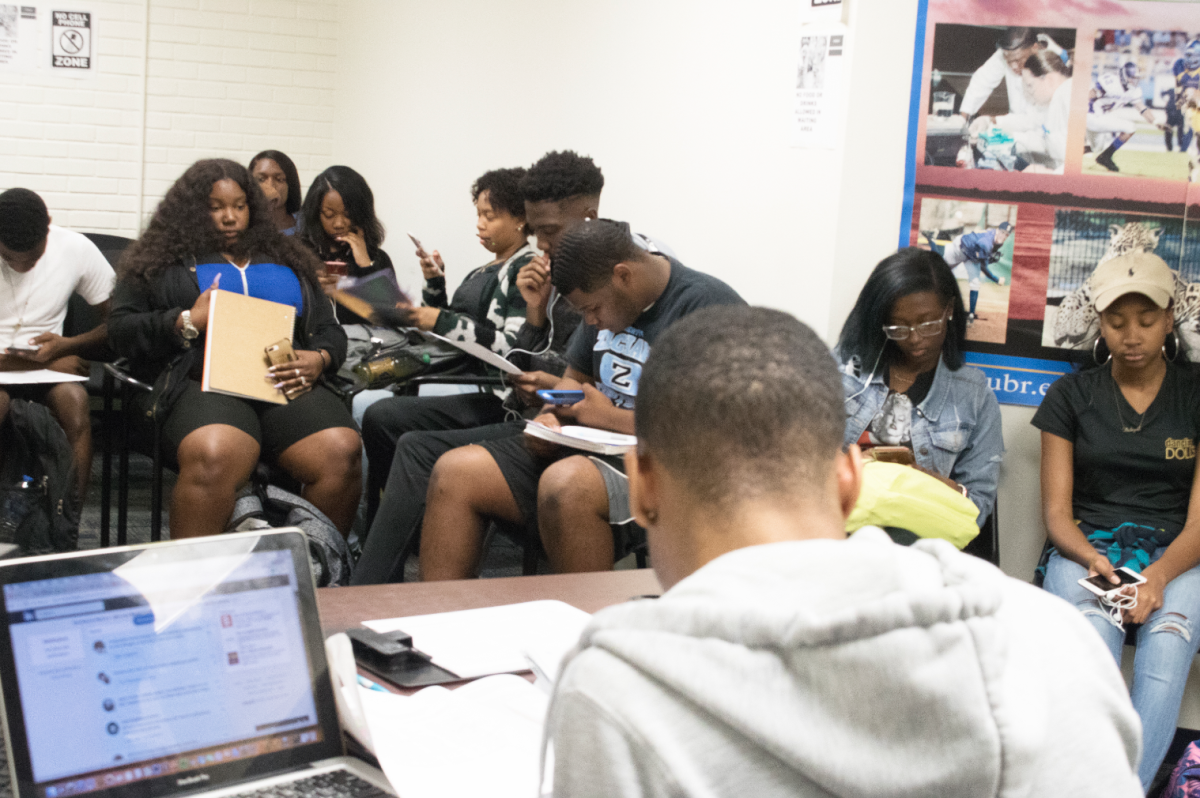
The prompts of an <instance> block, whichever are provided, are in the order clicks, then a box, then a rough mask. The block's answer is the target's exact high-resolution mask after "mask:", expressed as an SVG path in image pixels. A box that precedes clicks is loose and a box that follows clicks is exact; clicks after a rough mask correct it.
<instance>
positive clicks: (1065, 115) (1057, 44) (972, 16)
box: [900, 0, 1200, 405]
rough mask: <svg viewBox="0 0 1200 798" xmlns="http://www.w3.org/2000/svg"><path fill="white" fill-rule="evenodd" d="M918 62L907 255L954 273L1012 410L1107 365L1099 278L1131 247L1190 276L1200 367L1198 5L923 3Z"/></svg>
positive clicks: (1187, 314)
mask: <svg viewBox="0 0 1200 798" xmlns="http://www.w3.org/2000/svg"><path fill="white" fill-rule="evenodd" d="M913 65H914V69H913V87H912V105H911V108H910V115H909V133H908V164H907V168H906V185H905V191H906V196H905V207H904V215H903V219H902V222H901V234H900V243H901V246H918V247H923V248H927V249H934V250H936V251H938V252H940V253H942V255H943V256H944V257H945V258H946V260H947V262H949V263H950V264H951V266H953V267H954V271H955V276H956V277H958V278H959V286H960V289H961V291H962V294H963V303H964V305H966V306H967V307H968V309H969V312H970V315H969V317H968V318H969V326H968V328H967V344H968V347H967V348H968V349H969V350H970V353H969V354H968V358H967V360H968V362H969V363H971V364H972V365H975V366H978V367H979V368H982V369H983V370H984V372H985V373H986V374H987V375H988V378H989V381H990V383H991V385H992V388H993V390H994V391H996V394H997V397H998V398H999V399H1000V401H1001V402H1004V403H1008V404H1024V405H1037V404H1039V403H1040V401H1041V398H1042V396H1044V395H1045V391H1046V389H1047V387H1049V385H1050V383H1051V382H1053V381H1054V380H1055V379H1057V378H1058V376H1060V375H1061V374H1063V373H1066V372H1068V371H1070V370H1071V368H1072V365H1071V364H1072V363H1073V362H1078V361H1080V360H1081V359H1083V358H1085V357H1090V356H1091V355H1090V350H1091V346H1092V344H1093V342H1094V341H1095V339H1096V335H1097V333H1098V330H1099V322H1098V320H1097V319H1096V318H1095V314H1094V313H1093V312H1092V311H1091V310H1090V298H1089V293H1088V292H1089V288H1088V278H1089V276H1090V275H1091V273H1092V271H1093V270H1094V269H1095V267H1096V265H1097V264H1099V263H1102V262H1104V261H1105V260H1108V259H1110V258H1112V257H1115V256H1116V255H1118V254H1121V253H1124V252H1129V251H1133V250H1142V251H1147V252H1154V253H1155V254H1157V255H1159V256H1160V257H1161V258H1163V259H1164V260H1165V261H1166V262H1167V263H1168V264H1170V265H1171V267H1172V268H1173V269H1175V270H1176V271H1177V273H1178V275H1179V280H1180V284H1179V290H1178V293H1177V297H1176V302H1177V303H1178V302H1181V301H1182V302H1184V303H1185V305H1184V307H1182V308H1181V310H1180V312H1177V314H1176V317H1177V318H1178V319H1181V320H1186V321H1185V323H1183V324H1181V325H1180V327H1179V329H1178V332H1179V335H1180V337H1181V338H1182V339H1183V341H1184V343H1185V344H1187V345H1188V346H1189V347H1190V349H1191V350H1192V352H1193V357H1196V356H1197V353H1200V132H1198V131H1200V5H1196V4H1190V3H1175V2H1145V1H1144V0H1103V2H1091V3H1062V2H1055V0H1015V1H1014V2H1010V3H995V2H990V1H989V0H921V2H920V10H919V17H918V20H917V37H916V51H915V54H914V62H913ZM1187 303H1194V304H1195V307H1194V308H1191V307H1189V306H1188V304H1187Z"/></svg>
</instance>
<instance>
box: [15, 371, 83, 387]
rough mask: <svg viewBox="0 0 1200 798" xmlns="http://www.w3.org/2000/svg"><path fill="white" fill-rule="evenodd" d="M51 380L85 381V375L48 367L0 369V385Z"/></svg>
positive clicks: (43, 382)
mask: <svg viewBox="0 0 1200 798" xmlns="http://www.w3.org/2000/svg"><path fill="white" fill-rule="evenodd" d="M51 382H87V377H80V376H78V375H76V374H65V373H63V372H61V371H51V370H50V369H33V370H32V371H0V385H42V384H45V383H51Z"/></svg>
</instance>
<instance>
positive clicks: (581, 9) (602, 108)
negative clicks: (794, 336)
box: [334, 0, 907, 330]
mask: <svg viewBox="0 0 1200 798" xmlns="http://www.w3.org/2000/svg"><path fill="white" fill-rule="evenodd" d="M866 1H867V3H868V4H870V5H874V6H878V7H879V8H885V7H887V6H888V0H866ZM906 1H907V0H906ZM797 7H798V4H797V3H796V2H795V0H763V1H762V2H756V3H742V4H732V3H715V2H697V3H680V2H678V1H677V0H610V1H609V2H604V3H586V4H585V3H581V2H559V1H558V0H511V1H510V2H506V3H480V2H472V0H442V1H441V2H438V3H428V2H418V1H417V0H354V2H352V3H351V4H350V6H349V8H350V9H352V11H353V13H350V14H347V15H346V17H344V18H343V19H342V28H341V30H342V35H341V46H340V49H339V56H338V74H339V80H338V85H339V92H338V95H337V98H336V107H337V114H336V122H335V144H334V156H335V159H336V160H338V161H341V162H344V163H346V164H348V165H350V166H353V167H354V168H356V169H358V170H359V171H361V172H363V173H364V174H366V175H369V177H370V181H371V185H372V188H373V189H374V190H375V194H376V198H377V203H378V206H379V212H380V215H381V217H382V218H383V220H384V222H385V223H387V224H388V225H389V230H390V236H389V239H388V241H389V242H390V243H389V244H387V245H385V248H388V249H389V251H390V252H391V254H392V257H393V260H395V261H397V263H398V264H399V266H400V271H401V273H402V276H403V277H404V278H406V279H407V280H408V281H409V284H410V285H412V286H416V285H418V284H419V279H420V278H419V272H418V270H417V268H416V265H415V258H413V257H411V256H410V253H411V251H412V248H411V246H410V245H409V244H408V243H407V239H405V238H404V236H403V232H404V231H406V230H411V231H412V232H413V233H415V234H416V235H417V237H418V238H420V239H421V240H422V242H423V243H424V244H425V245H426V246H427V247H436V248H438V249H440V250H441V252H442V254H443V255H444V257H445V259H446V262H447V263H448V264H449V265H450V269H451V271H450V277H451V280H452V282H453V281H454V280H455V279H456V278H457V277H461V275H463V274H464V273H465V272H466V271H467V270H468V269H470V268H473V267H475V266H478V265H480V264H482V263H484V262H485V261H486V259H487V257H488V256H487V254H486V253H485V252H484V250H483V249H482V248H480V247H479V245H478V243H477V242H476V240H475V238H474V210H473V208H472V207H471V204H470V195H469V193H468V190H469V188H470V186H471V183H472V181H473V180H474V179H475V178H476V177H477V176H479V175H480V174H482V173H483V172H484V171H486V170H488V169H492V168H497V167H507V166H519V165H529V164H530V163H532V162H533V161H535V160H536V159H537V158H538V157H540V156H541V155H542V154H543V153H545V152H546V151H548V150H551V149H574V150H576V151H577V152H579V153H581V154H585V155H590V156H592V157H593V158H594V159H595V160H596V162H597V164H599V165H600V167H601V169H603V171H604V175H605V179H606V187H605V189H604V195H603V202H602V205H601V213H602V214H603V215H605V216H609V217H612V218H617V219H625V220H629V221H630V222H631V223H632V224H633V226H634V229H636V230H639V231H642V232H646V233H649V234H651V235H653V236H655V237H657V238H659V239H661V240H663V241H664V242H666V243H667V244H669V245H670V246H671V247H672V248H673V249H674V250H675V251H676V253H677V254H678V255H679V257H680V259H681V260H682V261H683V262H684V263H686V264H688V265H690V266H693V267H695V268H698V269H701V270H703V271H706V272H709V273H711V274H715V275H717V276H719V277H721V278H723V279H724V280H726V281H727V282H729V283H730V284H731V285H733V286H734V287H735V288H736V289H737V290H738V291H740V292H741V293H742V294H743V296H745V297H746V298H747V299H748V300H750V301H751V302H754V303H758V304H766V305H772V306H775V307H780V308H783V309H786V310H789V311H791V312H792V313H795V314H796V315H797V316H799V317H800V318H802V319H804V320H805V321H807V322H808V323H809V324H811V325H813V326H814V327H816V328H817V329H818V330H825V329H826V327H827V326H828V323H829V302H828V297H829V291H830V285H831V283H832V277H833V273H832V267H833V262H834V246H835V236H834V227H835V222H836V218H837V195H838V184H839V177H840V174H841V167H840V157H839V156H838V154H837V153H833V152H824V151H805V150H797V149H793V148H791V147H790V146H789V144H788V136H789V129H788V123H789V120H790V116H791V109H792V92H793V91H794V76H795V71H796V56H797V52H798V48H799V18H798V15H797V11H796V9H797ZM366 109H369V111H367V110H366ZM878 223H880V224H886V225H887V226H889V227H893V228H894V227H895V226H896V224H897V222H896V221H895V220H894V219H891V218H889V219H886V221H884V220H881V221H879V222H878ZM397 256H399V257H397Z"/></svg>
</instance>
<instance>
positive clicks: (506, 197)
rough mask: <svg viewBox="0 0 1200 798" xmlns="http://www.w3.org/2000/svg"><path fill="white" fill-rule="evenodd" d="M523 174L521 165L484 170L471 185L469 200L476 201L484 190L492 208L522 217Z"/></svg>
mask: <svg viewBox="0 0 1200 798" xmlns="http://www.w3.org/2000/svg"><path fill="white" fill-rule="evenodd" d="M525 174H526V172H525V168H524V167H521V166H518V167H516V168H514V169H493V170H492V171H490V172H484V173H483V174H482V175H480V176H479V179H478V180H476V181H475V183H474V185H472V186H471V202H476V201H478V200H479V195H480V194H482V193H483V192H485V191H486V192H487V193H488V202H490V203H492V207H493V208H494V209H496V210H498V211H504V212H505V213H507V214H508V215H509V216H512V217H515V218H517V219H524V218H525V195H524V194H523V193H521V178H523V177H525Z"/></svg>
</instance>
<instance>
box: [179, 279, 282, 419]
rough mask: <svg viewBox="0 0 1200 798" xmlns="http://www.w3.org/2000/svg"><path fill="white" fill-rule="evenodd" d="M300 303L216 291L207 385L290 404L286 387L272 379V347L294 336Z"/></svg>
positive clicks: (210, 324) (210, 388)
mask: <svg viewBox="0 0 1200 798" xmlns="http://www.w3.org/2000/svg"><path fill="white" fill-rule="evenodd" d="M295 321H296V309H295V308H293V307H292V306H291V305H284V304H281V303H279V302H268V301H267V300H265V299H256V298H254V297H252V296H246V295H244V294H235V293H234V292H232V291H213V292H212V297H211V299H210V304H209V306H208V330H207V338H206V340H205V345H204V379H203V381H202V382H201V384H200V387H201V388H202V389H203V390H206V391H213V392H215V393H224V394H229V395H230V396H240V397H242V398H244V399H257V400H259V401H261V402H272V403H274V404H277V405H284V404H287V397H286V396H284V395H283V391H280V390H278V389H277V388H275V387H274V386H273V385H271V383H269V382H267V369H268V368H270V363H269V362H268V361H267V353H266V349H267V347H268V346H270V345H271V344H273V343H275V342H277V341H278V340H280V339H281V338H287V339H288V340H289V341H290V340H291V339H292V327H293V325H294V324H295Z"/></svg>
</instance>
